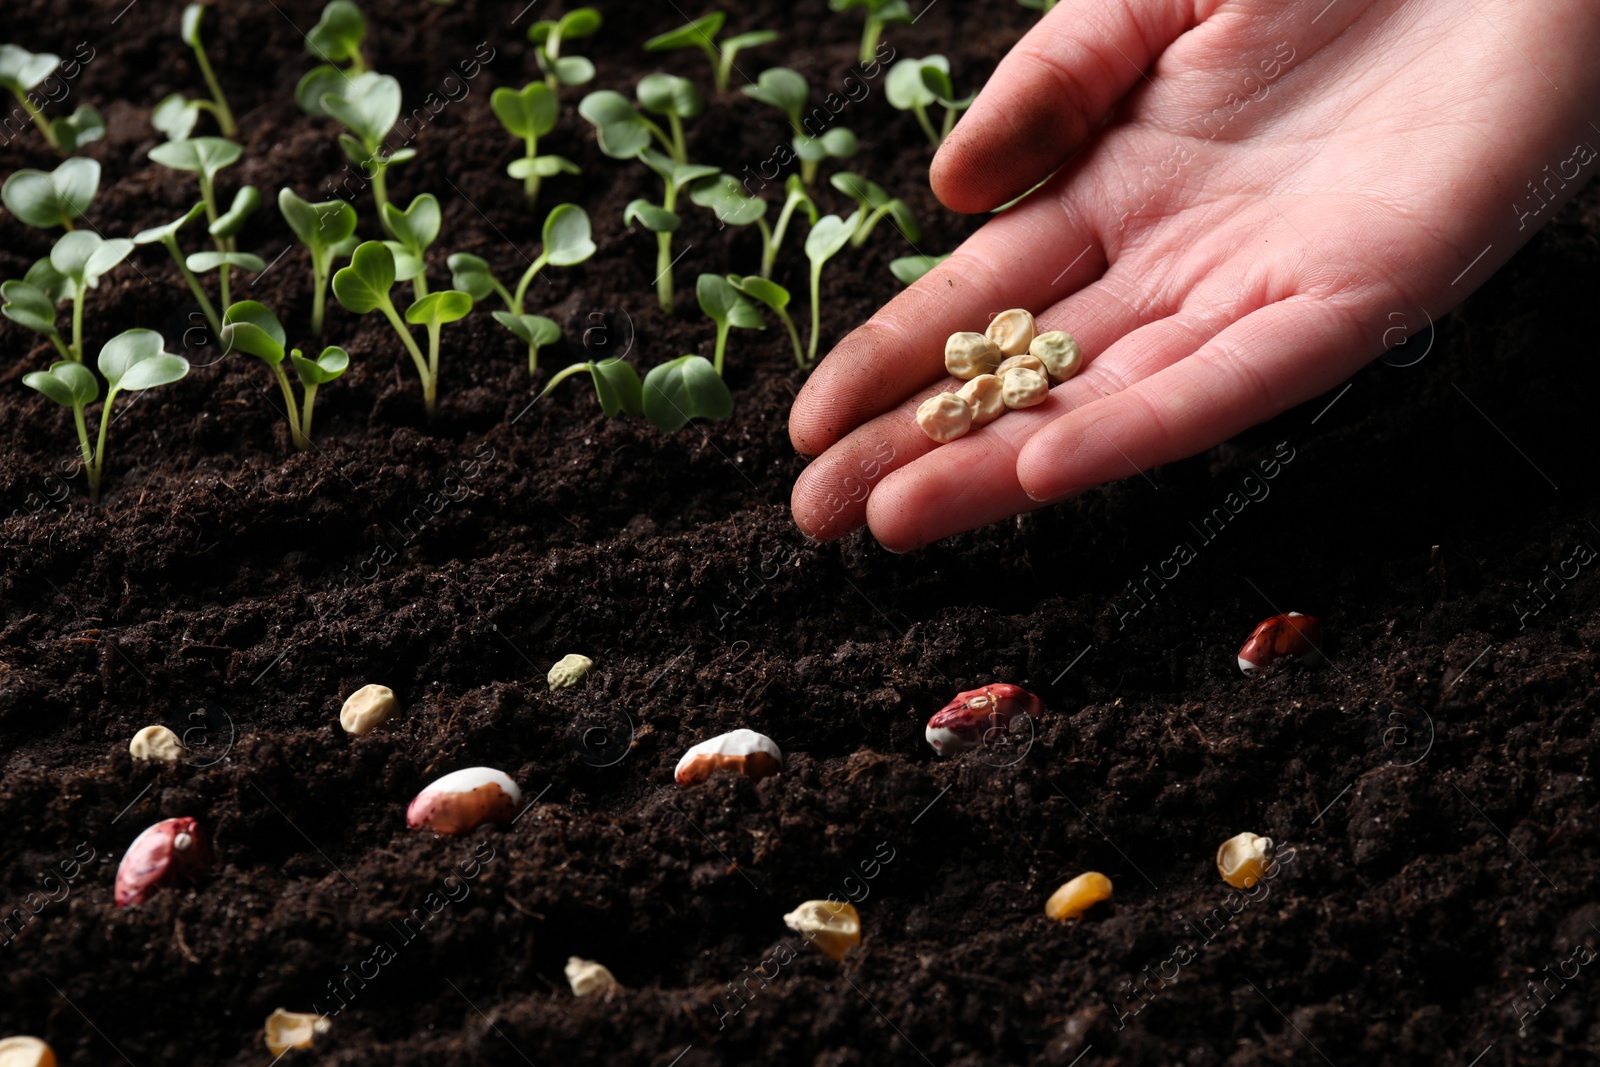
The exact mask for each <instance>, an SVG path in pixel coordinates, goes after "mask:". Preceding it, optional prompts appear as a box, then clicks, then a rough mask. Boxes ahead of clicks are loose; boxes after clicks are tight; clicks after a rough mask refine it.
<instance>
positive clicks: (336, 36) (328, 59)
mask: <svg viewBox="0 0 1600 1067" xmlns="http://www.w3.org/2000/svg"><path fill="white" fill-rule="evenodd" d="M366 36H367V19H366V16H365V15H363V14H362V13H361V9H360V8H359V7H357V6H356V5H355V4H352V3H351V2H350V0H329V3H328V5H327V6H326V7H324V8H323V9H322V17H321V18H320V19H318V20H317V24H316V25H315V26H313V27H311V32H310V33H307V34H306V51H307V52H309V53H311V54H312V55H314V56H316V57H317V58H318V59H320V60H322V61H323V62H324V63H327V64H330V65H336V64H339V63H343V64H345V73H347V74H351V75H355V74H365V73H366V72H367V57H366V56H365V55H364V54H363V53H362V51H361V42H362V41H363V40H365V39H366Z"/></svg>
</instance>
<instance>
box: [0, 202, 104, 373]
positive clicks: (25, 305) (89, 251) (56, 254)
mask: <svg viewBox="0 0 1600 1067" xmlns="http://www.w3.org/2000/svg"><path fill="white" fill-rule="evenodd" d="M132 251H133V242H132V241H130V240H128V239H127V238H126V237H118V238H116V239H114V240H110V241H108V240H106V239H105V238H103V237H101V236H100V235H99V234H97V233H94V232H92V231H89V230H74V231H73V232H72V233H66V234H62V235H61V238H60V239H59V240H58V241H56V243H55V247H54V248H52V249H50V255H49V256H48V257H47V258H45V259H41V260H39V261H38V262H37V263H35V264H34V265H33V266H32V267H30V268H29V269H28V273H27V274H26V275H25V276H24V277H23V278H22V280H21V281H8V282H6V283H5V284H4V285H0V298H4V300H5V305H4V306H3V307H0V314H4V315H5V317H6V318H8V319H10V320H12V321H13V322H15V323H17V324H19V325H21V326H26V327H27V328H28V329H30V330H33V331H35V332H36V333H42V334H44V335H45V336H46V337H48V338H49V339H50V343H51V344H53V345H55V347H56V351H57V352H59V353H60V354H61V355H62V357H63V358H65V359H66V360H68V361H70V362H72V363H82V362H83V310H84V305H85V303H86V302H87V299H88V296H89V290H90V289H93V288H95V287H96V286H98V285H99V284H100V279H101V278H103V277H105V275H106V274H107V273H109V272H110V271H111V269H112V268H113V267H115V266H116V265H117V264H118V263H121V262H122V261H123V260H124V259H126V258H128V253H129V252H132ZM63 300H71V301H72V340H71V342H70V343H68V342H65V341H63V340H62V338H61V335H60V333H59V332H58V331H57V329H56V305H57V304H59V303H60V302H61V301H63Z"/></svg>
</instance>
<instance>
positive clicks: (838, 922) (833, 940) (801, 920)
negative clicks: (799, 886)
mask: <svg viewBox="0 0 1600 1067" xmlns="http://www.w3.org/2000/svg"><path fill="white" fill-rule="evenodd" d="M783 921H784V924H785V925H786V926H788V927H789V929H791V930H793V931H794V932H795V933H797V934H800V935H801V936H803V937H804V938H805V939H806V940H807V941H810V942H811V943H812V944H813V945H815V946H817V948H818V950H820V951H821V952H823V953H826V954H827V955H829V956H831V957H833V958H834V959H836V960H843V959H844V955H845V953H846V952H849V951H850V950H851V949H853V948H855V947H856V946H857V945H859V944H861V913H860V912H858V911H856V907H855V905H854V904H846V903H844V902H843V901H837V900H808V901H806V902H805V903H804V904H802V905H800V906H799V907H798V908H796V909H794V910H793V911H791V912H790V913H789V914H787V915H785V916H784V917H783Z"/></svg>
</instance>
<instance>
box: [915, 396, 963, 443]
mask: <svg viewBox="0 0 1600 1067" xmlns="http://www.w3.org/2000/svg"><path fill="white" fill-rule="evenodd" d="M972 416H973V410H972V405H971V404H969V403H967V402H966V401H965V400H964V399H962V397H961V394H959V393H940V394H939V395H938V396H930V397H929V398H928V399H926V400H924V401H923V402H922V405H921V406H920V407H918V408H917V425H918V426H920V427H922V432H923V433H925V434H927V435H928V438H929V440H932V441H937V442H938V443H939V444H941V445H943V444H949V443H950V442H951V441H954V440H955V439H956V438H958V437H960V436H961V435H962V434H964V433H966V432H967V431H968V430H970V429H972Z"/></svg>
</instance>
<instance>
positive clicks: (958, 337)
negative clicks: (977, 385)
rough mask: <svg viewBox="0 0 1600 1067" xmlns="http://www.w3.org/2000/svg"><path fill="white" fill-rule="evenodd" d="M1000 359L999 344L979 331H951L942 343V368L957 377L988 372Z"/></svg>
mask: <svg viewBox="0 0 1600 1067" xmlns="http://www.w3.org/2000/svg"><path fill="white" fill-rule="evenodd" d="M1000 360H1001V355H1000V346H998V345H996V344H995V343H994V342H993V341H991V340H989V339H988V338H987V337H985V336H984V335H983V334H981V333H953V334H951V335H950V339H949V340H948V341H946V342H945V343H944V369H945V370H947V371H949V372H950V373H951V374H953V375H955V376H956V377H957V378H963V379H969V378H976V377H977V376H978V375H980V374H988V373H990V372H991V371H993V370H994V369H995V368H996V367H998V366H999V365H1000Z"/></svg>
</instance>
